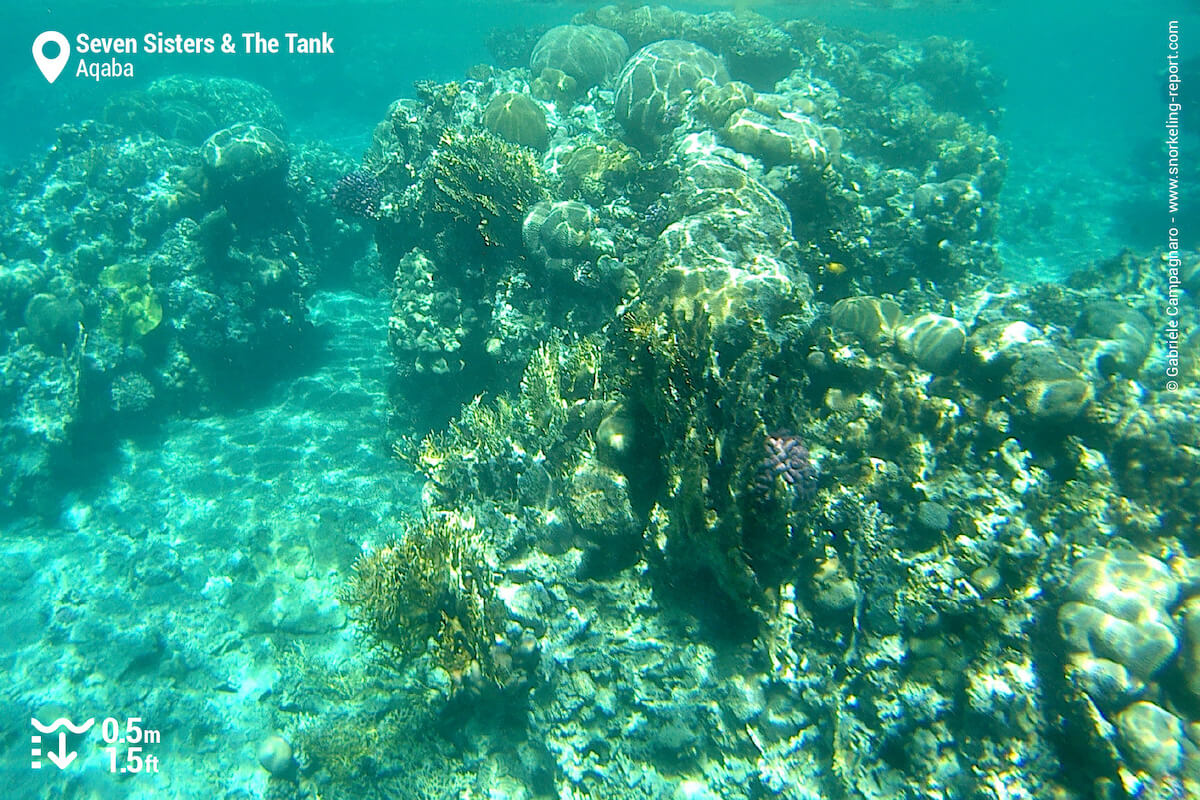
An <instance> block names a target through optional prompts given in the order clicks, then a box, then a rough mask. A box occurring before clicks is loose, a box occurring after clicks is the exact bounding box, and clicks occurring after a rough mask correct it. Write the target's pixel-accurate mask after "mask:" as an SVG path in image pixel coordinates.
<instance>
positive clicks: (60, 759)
mask: <svg viewBox="0 0 1200 800" xmlns="http://www.w3.org/2000/svg"><path fill="white" fill-rule="evenodd" d="M78 755H79V753H76V752H75V751H74V750H72V751H71V752H70V753H68V752H67V734H65V733H60V734H59V735H58V752H57V753H46V758H48V759H50V760H51V761H53V762H54V766H56V767H58V768H59V769H63V768H64V767H66V766H67V765H68V764H70V763H71V762H72V761H74V760H75V757H76V756H78Z"/></svg>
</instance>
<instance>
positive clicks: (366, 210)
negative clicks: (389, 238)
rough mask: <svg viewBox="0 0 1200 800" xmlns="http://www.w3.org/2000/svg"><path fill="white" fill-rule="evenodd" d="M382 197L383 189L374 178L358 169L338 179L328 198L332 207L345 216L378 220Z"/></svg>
mask: <svg viewBox="0 0 1200 800" xmlns="http://www.w3.org/2000/svg"><path fill="white" fill-rule="evenodd" d="M382 195H383V187H382V186H380V185H379V181H378V180H377V179H376V178H375V176H374V175H372V174H371V173H369V172H366V171H364V170H361V169H359V170H355V171H354V172H351V173H348V174H346V175H343V176H342V177H341V178H339V179H338V182H337V184H336V185H335V186H334V187H333V192H331V193H330V198H331V199H332V200H333V205H334V206H335V207H336V208H338V209H339V210H340V211H342V212H344V213H346V214H350V215H353V216H356V217H366V218H367V219H379V198H380V197H381V196H382Z"/></svg>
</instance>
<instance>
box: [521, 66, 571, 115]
mask: <svg viewBox="0 0 1200 800" xmlns="http://www.w3.org/2000/svg"><path fill="white" fill-rule="evenodd" d="M529 91H530V92H532V93H533V96H534V97H536V98H538V99H539V100H545V101H546V102H547V103H554V104H555V105H556V106H559V107H562V108H568V107H570V105H571V103H572V102H574V100H575V98H577V97H578V96H579V94H580V89H579V84H578V83H577V82H576V81H575V79H574V78H572V77H571V76H570V75H568V74H567V73H565V72H563V71H562V70H561V69H553V68H551V67H547V68H546V69H544V70H542V71H541V72H540V73H539V74H538V76H537V77H536V78H534V79H533V83H531V84H530V85H529Z"/></svg>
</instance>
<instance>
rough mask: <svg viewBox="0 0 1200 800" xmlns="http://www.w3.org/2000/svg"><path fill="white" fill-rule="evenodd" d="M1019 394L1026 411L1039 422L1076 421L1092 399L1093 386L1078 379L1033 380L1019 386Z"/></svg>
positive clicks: (1093, 393) (1093, 395)
mask: <svg viewBox="0 0 1200 800" xmlns="http://www.w3.org/2000/svg"><path fill="white" fill-rule="evenodd" d="M1022 393H1023V395H1024V397H1025V409H1026V410H1027V411H1028V412H1029V413H1030V415H1031V416H1032V417H1033V418H1034V419H1036V420H1039V421H1042V422H1066V421H1069V420H1072V419H1075V418H1076V417H1078V416H1079V415H1080V414H1082V413H1083V410H1084V409H1085V408H1087V407H1088V405H1090V404H1091V402H1092V400H1093V399H1094V398H1095V389H1093V388H1092V384H1091V383H1089V382H1088V381H1086V380H1084V379H1083V378H1078V377H1075V378H1049V379H1038V380H1033V381H1030V382H1029V383H1026V384H1025V385H1024V386H1023V387H1022Z"/></svg>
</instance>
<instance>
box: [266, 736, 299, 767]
mask: <svg viewBox="0 0 1200 800" xmlns="http://www.w3.org/2000/svg"><path fill="white" fill-rule="evenodd" d="M258 763H260V764H262V768H263V769H265V770H266V771H267V772H269V773H271V777H273V778H286V777H288V776H290V775H291V774H292V773H293V772H295V770H296V766H297V765H296V759H295V758H294V757H293V755H292V746H291V744H289V743H288V741H287V739H284V738H283V737H282V736H279V735H278V734H276V735H274V736H268V737H267V738H266V739H263V740H262V741H261V742H259V744H258Z"/></svg>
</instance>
